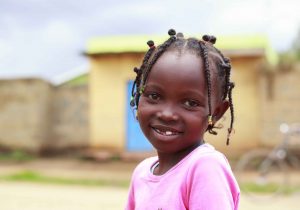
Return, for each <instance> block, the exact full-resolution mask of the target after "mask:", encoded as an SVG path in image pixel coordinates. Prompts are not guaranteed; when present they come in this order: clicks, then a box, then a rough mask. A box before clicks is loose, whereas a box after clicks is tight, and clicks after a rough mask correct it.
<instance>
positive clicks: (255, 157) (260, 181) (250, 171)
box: [235, 150, 288, 200]
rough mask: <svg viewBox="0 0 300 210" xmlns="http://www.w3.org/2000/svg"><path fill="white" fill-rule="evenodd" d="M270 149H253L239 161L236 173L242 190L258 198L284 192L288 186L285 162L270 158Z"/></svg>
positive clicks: (262, 198)
mask: <svg viewBox="0 0 300 210" xmlns="http://www.w3.org/2000/svg"><path fill="white" fill-rule="evenodd" d="M269 154H270V151H269V150H253V151H250V152H248V153H246V154H245V155H243V156H242V158H241V159H240V161H238V163H237V165H236V169H235V174H236V176H237V180H238V182H239V185H240V188H241V190H242V192H244V193H245V194H247V195H249V197H251V198H253V199H256V200H258V199H259V200H264V199H266V198H271V197H274V196H276V195H278V194H280V193H283V192H284V191H285V190H287V188H288V176H287V172H286V171H285V168H286V166H285V164H284V162H282V161H281V160H280V159H276V158H270V157H269Z"/></svg>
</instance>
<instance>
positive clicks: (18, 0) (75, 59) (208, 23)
mask: <svg viewBox="0 0 300 210" xmlns="http://www.w3.org/2000/svg"><path fill="white" fill-rule="evenodd" d="M299 8H300V1H298V0H284V1H283V0H184V1H179V0H151V1H149V0H85V1H79V0H0V77H2V78H3V77H13V76H38V77H44V78H47V79H51V78H53V77H55V76H56V75H59V74H60V73H62V72H65V71H70V70H72V69H74V68H77V67H78V66H82V65H84V64H86V63H87V59H86V58H85V57H83V56H81V55H80V53H81V52H82V51H83V50H84V49H85V46H86V43H87V41H88V40H89V39H90V38H91V37H97V36H103V35H105V36H106V35H119V34H165V33H167V30H168V29H169V28H175V29H176V30H177V31H182V32H185V33H188V34H189V33H190V34H193V33H199V34H204V33H208V34H214V35H216V36H218V35H231V34H257V33H261V34H266V35H267V36H268V37H269V38H270V41H271V44H272V46H273V47H274V48H275V49H276V50H281V51H282V50H285V49H287V48H289V47H290V46H291V42H292V40H293V39H294V38H295V36H296V33H297V31H298V28H299V27H300V12H299Z"/></svg>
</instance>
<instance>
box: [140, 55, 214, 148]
mask: <svg viewBox="0 0 300 210" xmlns="http://www.w3.org/2000/svg"><path fill="white" fill-rule="evenodd" d="M212 97H213V95H212ZM207 100H208V98H207V90H206V82H205V76H204V70H203V61H202V59H201V58H200V57H198V56H197V55H194V54H191V53H183V54H181V55H179V54H178V53H176V52H166V53H164V54H163V55H162V56H161V57H160V58H159V59H158V60H157V62H156V63H155V64H154V66H153V68H152V70H151V72H150V74H149V76H148V79H147V82H146V86H145V90H144V93H143V94H142V96H141V97H140V101H139V107H138V120H139V123H140V126H141V129H142V131H143V132H144V134H145V136H146V137H147V138H148V140H149V141H150V143H151V144H152V145H153V146H154V147H155V148H156V149H157V151H159V152H164V153H176V152H180V151H181V150H185V149H189V148H193V147H195V145H197V144H198V143H199V142H200V140H202V139H203V135H204V133H205V131H206V128H207V126H208V118H207V117H208V101H207Z"/></svg>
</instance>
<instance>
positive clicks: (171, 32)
mask: <svg viewBox="0 0 300 210" xmlns="http://www.w3.org/2000/svg"><path fill="white" fill-rule="evenodd" d="M168 34H169V35H170V36H175V35H176V31H175V30H174V29H170V30H169V31H168Z"/></svg>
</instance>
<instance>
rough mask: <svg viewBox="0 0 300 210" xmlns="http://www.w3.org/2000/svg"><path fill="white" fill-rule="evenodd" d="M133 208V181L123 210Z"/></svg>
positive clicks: (132, 209)
mask: <svg viewBox="0 0 300 210" xmlns="http://www.w3.org/2000/svg"><path fill="white" fill-rule="evenodd" d="M134 208H135V204H134V187H133V181H131V184H130V187H129V192H128V199H127V204H126V207H125V210H134Z"/></svg>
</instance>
